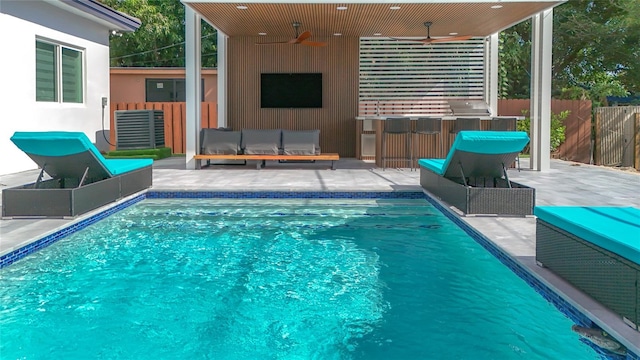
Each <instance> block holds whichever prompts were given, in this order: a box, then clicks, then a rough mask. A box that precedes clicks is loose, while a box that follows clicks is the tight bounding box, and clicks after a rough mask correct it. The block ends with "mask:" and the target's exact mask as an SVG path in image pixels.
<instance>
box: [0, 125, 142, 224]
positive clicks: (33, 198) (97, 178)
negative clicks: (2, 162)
mask: <svg viewBox="0 0 640 360" xmlns="http://www.w3.org/2000/svg"><path fill="white" fill-rule="evenodd" d="M11 141H12V142H13V143H14V144H15V145H16V146H17V147H18V148H20V149H21V150H22V151H24V152H25V153H26V154H27V155H28V156H29V157H30V158H31V159H32V160H33V161H34V162H35V163H36V164H38V166H39V167H40V168H41V170H40V173H39V174H38V178H37V179H35V183H32V184H26V185H22V186H18V187H13V188H8V189H5V190H3V191H2V217H3V218H9V217H75V216H77V215H80V214H83V213H86V212H87V211H90V210H93V209H96V208H98V207H100V206H103V205H106V204H108V203H110V202H114V201H116V200H118V199H120V198H122V197H125V196H128V195H131V194H134V193H136V192H139V191H141V190H144V189H146V188H148V187H150V186H151V184H152V168H151V165H152V164H153V160H151V159H105V158H104V157H103V156H102V155H101V154H100V152H99V151H98V149H97V148H96V147H95V146H94V145H93V144H92V143H91V141H90V140H89V138H87V136H86V135H85V134H84V133H81V132H16V133H15V134H14V135H13V136H12V137H11ZM45 173H46V174H47V175H49V176H50V177H51V179H47V180H44V174H45Z"/></svg>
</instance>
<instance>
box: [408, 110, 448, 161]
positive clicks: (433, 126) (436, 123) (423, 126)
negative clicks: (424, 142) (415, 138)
mask: <svg viewBox="0 0 640 360" xmlns="http://www.w3.org/2000/svg"><path fill="white" fill-rule="evenodd" d="M414 133H415V134H418V135H420V134H423V135H439V138H440V151H439V152H438V155H437V157H438V158H444V157H445V156H444V144H443V141H442V118H440V117H421V118H418V120H416V130H415V132H414ZM411 157H412V158H413V154H412V155H411ZM412 164H413V163H412Z"/></svg>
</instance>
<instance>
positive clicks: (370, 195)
mask: <svg viewBox="0 0 640 360" xmlns="http://www.w3.org/2000/svg"><path fill="white" fill-rule="evenodd" d="M424 197H425V195H424V193H423V192H421V191H331V192H329V191H149V192H147V198H149V199H192V198H193V199H424Z"/></svg>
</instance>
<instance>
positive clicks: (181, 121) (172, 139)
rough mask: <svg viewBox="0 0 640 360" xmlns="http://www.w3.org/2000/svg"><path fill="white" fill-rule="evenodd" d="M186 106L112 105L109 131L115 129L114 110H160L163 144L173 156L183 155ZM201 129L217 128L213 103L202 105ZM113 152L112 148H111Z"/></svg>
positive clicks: (112, 140) (216, 113)
mask: <svg viewBox="0 0 640 360" xmlns="http://www.w3.org/2000/svg"><path fill="white" fill-rule="evenodd" d="M186 109H187V108H186V104H185V103H183V102H165V103H159V102H150V103H112V104H111V107H110V110H111V116H110V117H111V119H110V124H111V127H110V128H111V129H115V125H114V111H116V110H162V111H163V112H164V143H165V146H167V147H170V148H171V152H172V153H174V154H183V153H185V139H186V138H185V128H186V119H187V112H186ZM201 126H202V128H215V127H217V126H218V110H217V104H216V103H215V102H203V103H202V122H201ZM109 141H110V142H111V143H112V144H115V142H116V134H115V131H111V132H110V140H109ZM111 150H114V147H113V146H112V147H111Z"/></svg>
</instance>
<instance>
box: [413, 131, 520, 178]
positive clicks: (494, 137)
mask: <svg viewBox="0 0 640 360" xmlns="http://www.w3.org/2000/svg"><path fill="white" fill-rule="evenodd" d="M528 142H529V135H527V133H526V132H524V131H460V132H459V133H458V134H457V135H456V139H455V141H454V142H453V145H451V150H449V154H448V155H447V158H446V159H420V160H418V164H419V165H421V166H424V167H425V168H427V169H429V170H431V171H433V172H435V173H436V174H438V175H444V174H445V172H446V170H447V168H448V167H449V164H450V163H451V159H452V158H453V156H454V154H455V152H456V151H465V152H470V153H475V154H485V155H500V154H509V153H515V154H517V153H519V152H520V151H522V149H524V147H525V146H526V145H527V143H528Z"/></svg>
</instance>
